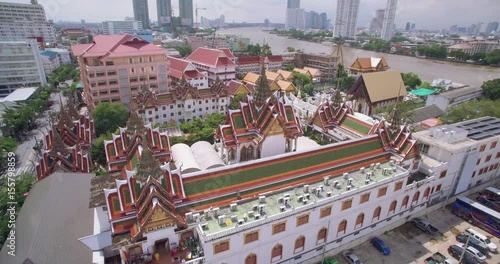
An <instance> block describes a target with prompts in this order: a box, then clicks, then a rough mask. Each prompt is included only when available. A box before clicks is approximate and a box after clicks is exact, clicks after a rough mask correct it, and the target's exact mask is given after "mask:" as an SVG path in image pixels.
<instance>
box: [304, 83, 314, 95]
mask: <svg viewBox="0 0 500 264" xmlns="http://www.w3.org/2000/svg"><path fill="white" fill-rule="evenodd" d="M302 92H304V93H305V94H307V95H309V96H313V95H314V85H312V84H310V83H308V84H306V85H304V88H302Z"/></svg>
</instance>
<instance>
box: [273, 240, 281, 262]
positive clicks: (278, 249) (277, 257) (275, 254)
mask: <svg viewBox="0 0 500 264" xmlns="http://www.w3.org/2000/svg"><path fill="white" fill-rule="evenodd" d="M282 255H283V245H281V244H277V245H276V246H274V247H273V250H272V251H271V262H274V261H278V260H280V259H281V256H282Z"/></svg>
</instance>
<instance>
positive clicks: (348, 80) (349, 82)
mask: <svg viewBox="0 0 500 264" xmlns="http://www.w3.org/2000/svg"><path fill="white" fill-rule="evenodd" d="M355 82H356V77H354V76H347V77H344V78H342V79H341V80H340V89H341V90H342V91H346V90H349V89H351V87H352V86H353V85H354V83H355Z"/></svg>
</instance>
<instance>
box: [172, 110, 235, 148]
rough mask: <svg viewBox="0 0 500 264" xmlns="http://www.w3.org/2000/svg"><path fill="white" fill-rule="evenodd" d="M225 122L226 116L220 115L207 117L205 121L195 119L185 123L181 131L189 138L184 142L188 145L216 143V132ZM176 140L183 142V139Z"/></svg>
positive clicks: (181, 126)
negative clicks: (199, 142)
mask: <svg viewBox="0 0 500 264" xmlns="http://www.w3.org/2000/svg"><path fill="white" fill-rule="evenodd" d="M224 122H225V115H223V114H219V113H215V114H211V115H207V116H206V117H205V120H202V119H200V118H195V119H194V120H193V121H190V122H184V123H182V124H181V125H180V129H181V130H182V132H183V133H185V134H187V138H184V139H183V140H182V142H184V143H186V144H188V145H192V144H194V143H196V142H197V141H200V140H202V141H208V142H210V143H214V131H215V129H216V128H217V127H218V126H219V125H221V124H223V123H224ZM176 140H178V141H181V139H176Z"/></svg>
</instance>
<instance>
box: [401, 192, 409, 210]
mask: <svg viewBox="0 0 500 264" xmlns="http://www.w3.org/2000/svg"><path fill="white" fill-rule="evenodd" d="M408 200H410V196H408V195H407V196H405V198H403V202H402V203H401V209H403V206H404V207H405V209H406V207H407V206H408Z"/></svg>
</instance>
